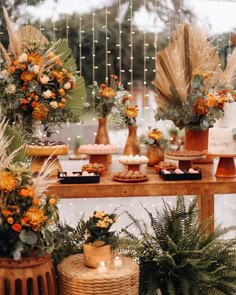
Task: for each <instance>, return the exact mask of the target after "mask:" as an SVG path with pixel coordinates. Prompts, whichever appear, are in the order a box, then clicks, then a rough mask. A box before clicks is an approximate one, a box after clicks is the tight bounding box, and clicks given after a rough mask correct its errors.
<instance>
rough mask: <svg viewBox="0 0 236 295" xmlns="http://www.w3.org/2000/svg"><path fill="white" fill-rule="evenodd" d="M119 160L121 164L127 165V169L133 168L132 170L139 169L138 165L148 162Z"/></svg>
mask: <svg viewBox="0 0 236 295" xmlns="http://www.w3.org/2000/svg"><path fill="white" fill-rule="evenodd" d="M119 162H120V163H121V164H123V165H126V166H127V169H128V170H133V171H139V170H140V165H145V164H147V163H148V160H147V161H146V162H142V163H138V162H129V163H128V162H126V161H121V160H119Z"/></svg>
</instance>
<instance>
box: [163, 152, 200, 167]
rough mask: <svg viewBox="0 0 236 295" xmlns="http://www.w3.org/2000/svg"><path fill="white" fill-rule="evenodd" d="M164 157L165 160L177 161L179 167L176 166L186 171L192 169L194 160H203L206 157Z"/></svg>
mask: <svg viewBox="0 0 236 295" xmlns="http://www.w3.org/2000/svg"><path fill="white" fill-rule="evenodd" d="M165 157H166V158H167V159H171V160H176V161H179V165H178V167H179V169H186V170H188V169H189V168H192V164H193V161H194V160H199V159H203V158H205V157H206V156H205V155H201V156H194V157H177V156H171V155H165Z"/></svg>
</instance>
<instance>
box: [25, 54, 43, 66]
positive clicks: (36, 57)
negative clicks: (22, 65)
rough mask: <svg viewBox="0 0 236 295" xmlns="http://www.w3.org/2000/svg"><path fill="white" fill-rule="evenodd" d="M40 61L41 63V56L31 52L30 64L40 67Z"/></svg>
mask: <svg viewBox="0 0 236 295" xmlns="http://www.w3.org/2000/svg"><path fill="white" fill-rule="evenodd" d="M40 61H41V56H40V54H38V53H37V52H31V53H30V54H29V55H28V62H32V63H34V64H35V65H39V64H40Z"/></svg>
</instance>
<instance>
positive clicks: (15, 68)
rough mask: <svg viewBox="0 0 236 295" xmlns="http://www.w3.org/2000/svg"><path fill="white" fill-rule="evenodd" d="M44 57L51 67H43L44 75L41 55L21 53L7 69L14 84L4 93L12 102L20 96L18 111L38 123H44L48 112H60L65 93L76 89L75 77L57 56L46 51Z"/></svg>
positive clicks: (63, 103) (65, 97) (65, 100)
mask: <svg viewBox="0 0 236 295" xmlns="http://www.w3.org/2000/svg"><path fill="white" fill-rule="evenodd" d="M44 58H45V57H44ZM47 58H48V59H49V64H50V63H51V65H50V66H49V67H45V68H43V69H44V70H43V72H42V71H41V68H40V67H41V62H42V56H41V55H40V54H39V53H38V52H36V51H35V52H34V51H33V52H30V53H23V54H22V55H21V56H20V57H19V58H18V59H15V60H13V61H12V65H11V66H10V67H9V69H8V72H9V75H10V76H12V77H11V80H12V81H14V82H12V83H11V84H10V85H8V86H7V87H6V88H5V89H6V92H7V94H8V95H12V96H14V99H16V97H19V103H20V104H21V105H20V109H19V112H21V113H22V111H23V114H24V115H27V116H32V118H33V119H35V120H37V121H43V120H46V119H47V118H48V116H49V114H50V113H53V112H59V111H60V110H61V109H63V108H64V107H65V106H66V103H67V101H68V99H67V95H68V91H71V90H72V89H74V88H75V78H74V77H73V75H72V73H70V72H68V70H67V69H66V68H64V67H63V66H62V61H61V60H60V58H59V56H58V55H56V54H55V53H54V52H49V53H48V54H47ZM50 60H51V61H50ZM68 97H70V95H69V96H68Z"/></svg>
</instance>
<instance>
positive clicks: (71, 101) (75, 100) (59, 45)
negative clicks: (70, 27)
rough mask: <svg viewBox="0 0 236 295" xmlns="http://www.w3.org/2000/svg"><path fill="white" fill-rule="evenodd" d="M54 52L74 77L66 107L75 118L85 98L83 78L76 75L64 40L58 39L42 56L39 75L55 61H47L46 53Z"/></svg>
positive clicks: (69, 51) (79, 112) (73, 63)
mask: <svg viewBox="0 0 236 295" xmlns="http://www.w3.org/2000/svg"><path fill="white" fill-rule="evenodd" d="M49 52H54V53H55V54H56V55H57V57H55V59H56V58H58V57H59V58H60V60H61V62H62V64H63V66H64V67H65V68H66V69H67V70H68V71H69V72H70V73H71V74H72V75H73V76H74V77H75V79H76V80H75V88H74V89H70V90H69V91H68V92H67V94H68V95H67V98H68V101H67V107H68V109H70V111H71V112H72V113H73V115H75V116H80V115H81V112H82V110H83V106H84V102H85V100H86V98H87V92H86V87H85V82H84V78H83V77H81V76H78V75H77V65H76V61H75V58H74V57H73V55H72V52H71V49H70V47H69V45H68V42H67V41H66V40H64V39H59V40H58V41H56V42H55V43H53V44H52V45H51V46H50V47H49V48H48V49H47V51H46V53H45V54H44V57H43V59H42V63H41V64H40V72H39V76H40V74H42V72H43V71H44V70H45V69H46V68H47V67H50V65H51V64H52V63H53V62H54V61H55V59H54V58H51V59H49V58H48V53H49Z"/></svg>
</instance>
